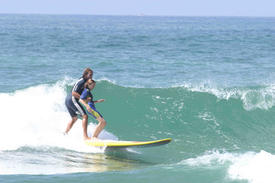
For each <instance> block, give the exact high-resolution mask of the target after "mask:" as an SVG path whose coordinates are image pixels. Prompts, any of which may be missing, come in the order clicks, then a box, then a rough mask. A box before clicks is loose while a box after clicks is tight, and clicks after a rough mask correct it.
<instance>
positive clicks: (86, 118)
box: [82, 114, 90, 140]
mask: <svg viewBox="0 0 275 183" xmlns="http://www.w3.org/2000/svg"><path fill="white" fill-rule="evenodd" d="M82 117H83V119H82V127H83V137H84V139H85V140H88V139H90V138H89V137H88V133H87V131H88V130H87V128H88V116H87V115H86V114H84V115H83V116H82Z"/></svg>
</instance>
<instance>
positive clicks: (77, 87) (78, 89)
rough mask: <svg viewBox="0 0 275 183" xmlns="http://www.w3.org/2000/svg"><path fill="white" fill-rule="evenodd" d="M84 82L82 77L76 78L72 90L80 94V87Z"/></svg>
mask: <svg viewBox="0 0 275 183" xmlns="http://www.w3.org/2000/svg"><path fill="white" fill-rule="evenodd" d="M84 83H85V80H83V79H80V80H78V81H77V83H75V85H74V87H73V90H72V91H73V92H77V93H79V94H81V88H83V85H84Z"/></svg>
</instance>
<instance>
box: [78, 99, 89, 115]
mask: <svg viewBox="0 0 275 183" xmlns="http://www.w3.org/2000/svg"><path fill="white" fill-rule="evenodd" d="M79 102H80V103H81V104H83V105H84V106H85V107H86V109H87V110H88V111H89V112H90V113H92V109H91V107H90V106H89V105H88V103H87V102H86V101H85V100H83V99H79Z"/></svg>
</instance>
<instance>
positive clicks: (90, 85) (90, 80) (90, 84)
mask: <svg viewBox="0 0 275 183" xmlns="http://www.w3.org/2000/svg"><path fill="white" fill-rule="evenodd" d="M87 82H88V87H89V89H90V90H92V89H93V88H94V87H95V83H96V82H95V81H94V80H92V79H89V80H88V81H87Z"/></svg>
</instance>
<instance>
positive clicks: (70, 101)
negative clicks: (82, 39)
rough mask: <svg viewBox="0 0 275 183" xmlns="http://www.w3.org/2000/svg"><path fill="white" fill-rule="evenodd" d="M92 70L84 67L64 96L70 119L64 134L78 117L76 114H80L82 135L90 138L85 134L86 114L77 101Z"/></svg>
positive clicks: (90, 77)
mask: <svg viewBox="0 0 275 183" xmlns="http://www.w3.org/2000/svg"><path fill="white" fill-rule="evenodd" d="M92 77H93V70H92V69H90V68H86V69H85V70H84V72H83V75H82V77H81V78H80V79H79V80H78V81H77V82H76V83H75V85H74V87H73V89H72V92H70V93H68V95H67V97H66V101H65V104H66V107H67V109H68V112H69V113H70V116H71V117H72V119H71V120H70V122H69V123H68V125H67V128H66V131H65V132H64V133H65V134H68V132H69V131H70V129H71V128H72V126H73V125H74V123H75V122H76V120H77V119H78V117H77V114H79V115H81V116H82V127H83V137H84V139H85V140H87V139H90V138H89V137H88V134H87V124H88V115H87V114H86V112H85V110H84V109H83V107H82V106H81V105H80V103H79V99H80V95H81V93H82V92H83V90H84V84H85V83H86V81H87V80H88V79H92Z"/></svg>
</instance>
